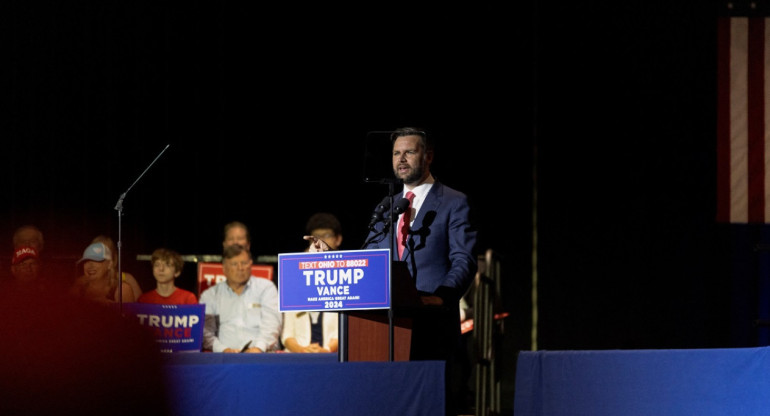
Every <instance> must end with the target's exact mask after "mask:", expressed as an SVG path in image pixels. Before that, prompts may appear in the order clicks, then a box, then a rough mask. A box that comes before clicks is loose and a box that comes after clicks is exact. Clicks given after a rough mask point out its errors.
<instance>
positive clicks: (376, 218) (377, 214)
mask: <svg viewBox="0 0 770 416" xmlns="http://www.w3.org/2000/svg"><path fill="white" fill-rule="evenodd" d="M389 208H390V196H386V197H385V199H383V200H382V201H381V202H380V203H379V204H377V206H376V207H375V208H374V212H373V213H372V217H371V219H370V220H369V229H370V230H372V229H374V225H375V224H377V223H378V222H380V221H382V220H383V217H382V214H384V213H385V211H387V210H388V209H389Z"/></svg>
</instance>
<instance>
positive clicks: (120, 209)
mask: <svg viewBox="0 0 770 416" xmlns="http://www.w3.org/2000/svg"><path fill="white" fill-rule="evenodd" d="M169 146H171V145H170V144H167V145H166V147H164V148H163V150H161V151H160V153H158V156H155V159H153V161H152V162H150V164H149V165H148V166H147V168H145V169H144V172H142V174H141V175H139V177H138V178H136V180H135V181H134V183H132V184H131V186H129V187H128V189H126V192H123V193H122V194H120V198H118V203H117V204H115V210H116V211H118V243H117V246H118V305H119V306H118V311H119V313H120V314H121V315H122V314H123V270H122V265H121V262H120V258H121V248H122V247H123V230H122V225H121V222H122V218H123V200H124V199H125V198H126V194H127V193H128V191H130V190H131V188H133V187H134V185H136V183H137V182H139V179H142V176H144V174H145V173H147V171H148V170H150V168H151V167H152V165H154V164H155V162H157V161H158V159H160V156H161V155H162V154H163V152H165V151H166V150H167V149H168V147H169Z"/></svg>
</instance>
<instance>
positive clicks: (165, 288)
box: [137, 247, 198, 305]
mask: <svg viewBox="0 0 770 416" xmlns="http://www.w3.org/2000/svg"><path fill="white" fill-rule="evenodd" d="M151 264H152V275H153V277H155V281H156V283H157V284H156V287H155V290H150V291H148V292H144V293H142V295H141V296H139V300H137V302H139V303H157V304H165V305H197V304H198V298H197V297H196V296H195V294H194V293H192V292H190V291H189V290H184V289H182V288H178V287H176V285H175V284H174V280H175V279H176V278H177V277H179V276H180V275H181V274H182V268H183V267H184V260H182V256H181V255H180V254H179V253H178V252H176V251H174V250H171V249H168V248H162V247H161V248H158V249H155V251H153V252H152V257H151Z"/></svg>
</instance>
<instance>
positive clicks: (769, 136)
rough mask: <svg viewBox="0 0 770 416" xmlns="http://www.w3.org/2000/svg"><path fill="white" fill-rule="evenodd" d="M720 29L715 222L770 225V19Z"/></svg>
mask: <svg viewBox="0 0 770 416" xmlns="http://www.w3.org/2000/svg"><path fill="white" fill-rule="evenodd" d="M718 25H719V26H718V30H717V36H718V52H717V54H718V56H717V58H718V63H717V65H718V66H717V78H718V80H717V82H718V85H717V95H718V97H717V99H718V101H717V222H722V223H744V224H749V223H770V19H769V18H767V17H764V16H758V17H721V18H719V20H718Z"/></svg>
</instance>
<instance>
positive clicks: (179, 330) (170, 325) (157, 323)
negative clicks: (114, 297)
mask: <svg viewBox="0 0 770 416" xmlns="http://www.w3.org/2000/svg"><path fill="white" fill-rule="evenodd" d="M205 308H206V305H203V304H197V305H157V304H152V303H124V304H123V313H124V315H125V316H126V317H128V318H129V319H133V320H135V321H136V322H137V323H138V324H139V325H141V326H143V327H146V328H147V329H148V330H150V331H151V333H152V335H153V336H154V337H155V342H156V343H158V347H160V351H161V352H191V351H200V350H201V345H202V343H203V322H204V321H203V320H204V312H205Z"/></svg>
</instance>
